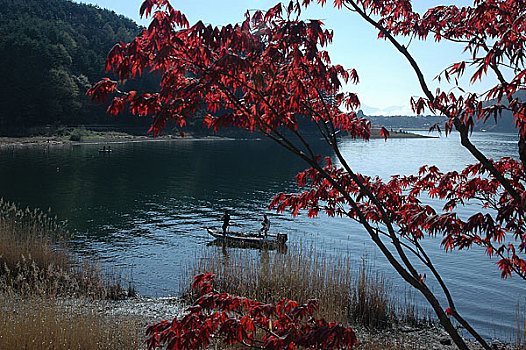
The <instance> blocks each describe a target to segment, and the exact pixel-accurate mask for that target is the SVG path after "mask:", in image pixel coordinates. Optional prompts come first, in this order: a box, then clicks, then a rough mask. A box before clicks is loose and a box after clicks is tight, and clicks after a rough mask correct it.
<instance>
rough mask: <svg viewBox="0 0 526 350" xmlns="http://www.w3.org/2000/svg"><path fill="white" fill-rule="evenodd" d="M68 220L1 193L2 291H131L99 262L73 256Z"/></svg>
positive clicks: (94, 294)
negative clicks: (67, 242)
mask: <svg viewBox="0 0 526 350" xmlns="http://www.w3.org/2000/svg"><path fill="white" fill-rule="evenodd" d="M68 236H69V232H68V230H67V229H66V226H65V224H64V223H60V222H58V221H57V219H56V217H51V216H50V215H49V212H48V213H44V212H42V211H40V210H30V209H28V208H26V209H25V210H22V209H19V208H18V207H17V206H16V205H14V204H12V203H8V202H5V201H4V200H2V199H0V291H11V290H12V291H16V292H17V293H20V294H22V295H34V294H40V295H43V294H47V295H68V296H83V297H91V298H96V299H105V298H109V299H119V298H122V297H125V296H126V295H127V293H128V291H127V290H125V289H124V288H123V287H122V286H121V285H120V283H119V282H118V281H117V282H116V283H114V282H113V281H110V280H109V279H107V278H105V276H103V274H102V273H101V271H100V269H99V268H98V267H97V265H94V264H88V263H81V262H79V261H78V260H76V259H73V258H72V256H71V254H70V253H69V251H68V248H67V246H65V245H64V243H63V242H64V238H66V237H68Z"/></svg>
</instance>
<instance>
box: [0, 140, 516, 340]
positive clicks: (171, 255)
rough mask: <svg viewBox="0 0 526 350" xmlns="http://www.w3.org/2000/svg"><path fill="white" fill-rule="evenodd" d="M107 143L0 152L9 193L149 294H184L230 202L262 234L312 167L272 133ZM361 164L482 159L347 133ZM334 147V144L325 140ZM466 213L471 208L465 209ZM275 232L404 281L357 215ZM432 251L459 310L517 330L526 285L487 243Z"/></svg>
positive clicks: (295, 223)
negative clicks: (502, 272) (63, 226)
mask: <svg viewBox="0 0 526 350" xmlns="http://www.w3.org/2000/svg"><path fill="white" fill-rule="evenodd" d="M473 139H474V142H475V143H476V144H477V145H478V146H479V148H480V149H481V150H482V151H483V152H485V153H486V154H488V155H489V156H491V157H494V158H497V157H502V156H515V155H516V154H517V152H516V149H517V145H516V136H515V135H510V134H493V133H476V134H474V135H473ZM99 147H100V146H98V145H80V146H51V147H45V146H35V147H20V148H14V147H7V148H1V149H0V196H2V197H4V198H5V199H6V200H9V201H14V202H16V203H19V204H20V205H21V206H30V207H38V208H42V209H47V208H52V212H53V213H54V214H56V215H58V217H59V218H60V219H61V220H67V221H68V222H69V228H70V230H71V231H73V233H74V242H73V243H74V245H75V247H76V249H77V250H78V252H79V253H81V254H83V255H88V256H94V257H97V258H98V259H99V260H100V261H101V262H102V263H103V264H107V265H108V266H110V265H113V266H118V267H119V268H122V270H123V271H124V273H127V274H130V275H131V278H132V279H133V281H134V284H135V285H136V287H137V289H138V290H139V292H140V293H142V294H146V295H152V296H161V295H169V294H174V293H177V292H178V291H179V290H180V288H181V286H182V285H183V284H186V283H187V282H188V281H187V280H185V279H184V277H186V276H184V274H183V270H184V268H185V267H187V266H190V265H191V264H192V263H193V262H194V261H195V259H199V257H200V256H201V254H202V253H203V251H206V249H211V248H209V247H207V246H206V244H207V243H208V242H210V240H211V239H210V237H209V236H208V235H207V233H206V230H205V228H206V227H211V226H215V227H219V226H220V225H221V222H220V217H221V214H222V212H223V211H224V210H225V209H229V210H230V212H231V213H232V217H233V222H232V223H233V225H235V226H236V228H242V229H247V230H256V229H258V228H259V227H260V223H259V222H260V220H261V218H262V215H263V214H264V213H265V212H266V209H267V207H268V203H269V201H270V199H271V198H272V196H273V195H274V194H276V193H278V192H280V191H283V192H294V191H297V187H296V186H295V181H294V175H295V174H296V173H297V172H298V171H300V170H302V169H304V167H305V164H304V163H303V162H302V161H300V160H298V159H296V157H294V156H293V155H291V154H289V153H288V152H287V151H285V150H282V149H281V148H280V147H279V146H277V145H274V144H273V143H271V142H269V141H265V140H236V141H231V140H174V141H154V142H137V143H133V142H130V143H119V144H112V146H111V148H112V149H113V152H112V153H111V154H99V152H98V151H97V150H98V148H99ZM341 149H342V152H343V153H344V155H345V156H346V158H347V159H348V161H349V163H350V164H351V166H353V167H354V168H355V169H356V170H358V171H360V172H363V173H364V174H368V175H379V176H381V177H383V178H387V177H388V176H389V175H392V174H410V173H415V172H416V171H417V170H418V168H419V167H420V166H421V165H423V164H435V165H438V166H439V167H440V169H441V170H452V169H460V168H462V167H463V166H465V165H467V164H471V163H473V162H474V160H473V159H472V157H471V156H470V155H469V154H468V152H467V151H465V150H463V149H462V148H461V147H460V146H459V142H458V139H457V137H456V136H455V135H454V136H452V137H448V138H444V137H442V138H428V139H391V140H389V141H388V142H384V141H383V140H371V141H370V142H363V141H353V140H342V141H341ZM322 151H323V148H322ZM464 214H466V215H467V214H469V210H467V209H466V210H465V211H464ZM270 219H271V221H272V230H279V231H283V232H287V233H288V234H289V240H290V241H292V242H295V241H299V240H310V241H314V242H316V244H318V245H320V246H322V247H324V248H326V249H327V250H328V251H331V252H334V253H335V254H338V253H339V252H341V253H343V252H350V254H351V256H352V257H353V259H356V261H357V262H358V261H360V259H361V258H362V257H363V256H365V255H366V256H367V257H368V258H369V260H371V261H372V262H373V263H374V266H375V268H377V269H378V270H380V271H382V272H383V273H385V274H386V275H387V276H389V277H391V278H392V279H393V281H394V284H395V285H400V288H401V289H403V288H404V287H405V284H404V283H403V282H401V281H400V279H399V278H398V277H397V276H396V273H395V272H394V269H393V268H392V267H390V266H389V265H388V264H387V262H386V260H385V259H384V258H383V257H382V256H380V254H379V253H378V251H377V250H376V249H375V248H374V247H372V242H371V241H370V240H369V238H368V237H367V235H366V234H365V232H364V231H363V229H361V227H360V226H359V225H358V224H356V223H353V222H351V221H350V220H348V219H339V218H327V217H326V216H324V215H320V217H318V218H316V219H310V218H308V217H307V215H300V216H298V217H296V218H293V217H291V216H290V215H288V214H282V215H277V214H274V213H271V214H270ZM425 244H426V247H427V248H428V249H429V251H430V252H431V255H432V257H433V260H434V261H435V263H436V264H437V266H438V267H439V270H440V271H441V272H442V274H443V275H444V277H445V279H446V281H447V283H448V285H449V287H450V289H451V291H452V293H453V295H454V297H455V299H456V303H457V308H458V309H459V311H460V312H461V313H462V314H463V315H464V316H465V317H466V318H467V319H468V320H470V321H471V322H472V323H473V324H474V325H475V326H476V328H477V330H479V331H480V333H482V334H483V335H484V336H486V337H500V338H508V339H509V338H510V337H512V335H513V333H514V331H515V330H516V327H517V318H516V316H515V315H516V312H517V303H518V302H520V303H521V305H522V306H521V309H522V310H524V305H525V303H526V300H525V298H526V284H525V283H524V282H521V281H520V280H519V279H518V278H511V279H507V280H501V279H500V277H499V271H498V269H497V267H496V266H495V265H494V264H493V262H491V261H489V260H488V259H487V257H485V256H484V254H483V253H482V252H480V251H478V250H472V251H468V252H453V253H448V254H446V253H444V252H443V251H442V250H441V249H440V247H439V240H437V239H428V240H426V241H425Z"/></svg>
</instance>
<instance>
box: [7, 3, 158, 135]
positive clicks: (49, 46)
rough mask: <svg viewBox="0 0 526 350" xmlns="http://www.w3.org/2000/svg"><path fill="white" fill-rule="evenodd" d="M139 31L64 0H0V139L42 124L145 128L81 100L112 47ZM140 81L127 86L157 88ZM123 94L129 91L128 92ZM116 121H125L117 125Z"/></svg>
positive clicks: (114, 17)
mask: <svg viewBox="0 0 526 350" xmlns="http://www.w3.org/2000/svg"><path fill="white" fill-rule="evenodd" d="M140 30H141V28H140V27H139V26H138V25H137V24H136V23H135V22H133V21H132V20H130V19H128V18H125V17H123V16H121V15H117V14H116V13H114V12H112V11H108V10H102V9H100V8H98V7H96V6H92V5H85V4H77V3H73V2H71V1H67V0H47V1H42V0H0V52H2V55H0V77H1V81H2V83H1V84H0V134H1V135H11V136H16V135H28V134H31V133H34V132H35V130H38V129H39V128H42V127H45V126H52V127H57V126H68V125H79V124H105V123H106V124H107V123H116V122H117V120H116V119H120V120H118V122H119V124H121V125H122V124H123V123H124V124H128V125H129V124H137V123H141V124H144V125H146V124H148V123H149V120H140V119H139V118H136V117H130V116H129V115H122V116H118V117H112V116H109V115H107V114H106V113H105V108H104V107H102V106H96V105H95V104H93V103H91V102H90V101H89V98H88V97H86V96H85V92H86V90H87V89H88V88H89V86H90V85H91V84H92V83H93V82H94V81H96V80H97V79H99V78H100V77H101V76H102V75H104V67H105V59H106V55H107V53H108V52H109V50H110V49H111V48H112V47H113V45H114V44H115V43H116V42H120V41H122V42H129V41H130V40H132V39H133V38H134V37H135V36H136V35H137V34H138V33H139V32H140ZM155 80H156V78H155V77H154V76H146V77H144V78H143V79H141V80H139V81H138V82H136V81H134V82H133V85H134V88H136V89H137V90H140V89H141V88H148V87H149V88H150V89H151V87H153V86H158V81H155ZM128 88H130V86H128ZM123 119H125V120H124V121H123Z"/></svg>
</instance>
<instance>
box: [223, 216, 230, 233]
mask: <svg viewBox="0 0 526 350" xmlns="http://www.w3.org/2000/svg"><path fill="white" fill-rule="evenodd" d="M221 220H223V234H226V229H227V227H228V225H229V224H230V215H229V214H228V210H225V213H224V214H223V216H222V217H221Z"/></svg>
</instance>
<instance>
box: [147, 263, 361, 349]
mask: <svg viewBox="0 0 526 350" xmlns="http://www.w3.org/2000/svg"><path fill="white" fill-rule="evenodd" d="M213 280H214V275H212V274H210V273H206V274H200V275H197V276H196V277H195V278H194V283H193V284H192V288H193V289H194V290H196V291H198V293H199V295H200V297H199V299H197V301H196V302H195V303H194V305H193V306H192V307H190V308H188V309H187V310H186V312H185V314H184V315H183V316H181V317H179V318H175V319H174V320H173V321H172V322H169V321H166V320H165V321H161V322H158V323H155V324H153V325H151V326H150V327H148V329H147V331H146V333H147V335H148V339H147V341H146V344H147V345H148V349H156V348H165V347H166V349H185V350H191V349H205V348H207V347H208V346H209V345H210V344H211V342H212V341H214V340H215V339H222V340H223V343H224V344H226V345H236V344H240V345H245V346H249V347H251V348H257V349H268V350H278V349H299V348H304V349H352V348H353V346H354V345H355V344H356V335H355V334H354V331H353V330H352V329H351V328H348V327H344V326H343V325H342V324H340V323H335V322H327V321H325V320H324V319H316V318H315V317H314V316H313V314H314V312H315V311H316V310H317V304H316V301H315V300H309V301H308V302H307V303H305V304H298V303H296V302H294V301H290V300H286V299H281V300H280V301H278V302H277V303H275V304H263V303H259V302H256V301H252V300H250V299H247V298H241V297H238V296H235V295H230V294H228V293H220V292H218V291H216V290H214V288H213Z"/></svg>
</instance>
